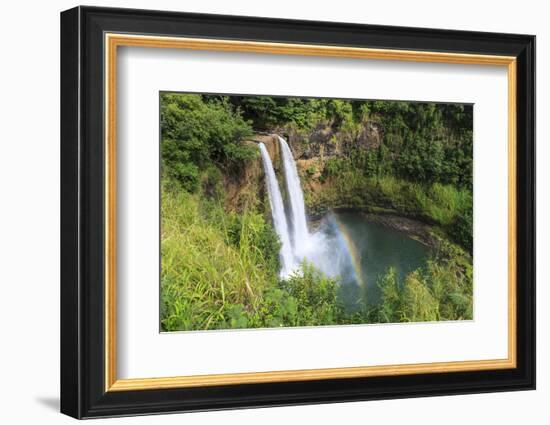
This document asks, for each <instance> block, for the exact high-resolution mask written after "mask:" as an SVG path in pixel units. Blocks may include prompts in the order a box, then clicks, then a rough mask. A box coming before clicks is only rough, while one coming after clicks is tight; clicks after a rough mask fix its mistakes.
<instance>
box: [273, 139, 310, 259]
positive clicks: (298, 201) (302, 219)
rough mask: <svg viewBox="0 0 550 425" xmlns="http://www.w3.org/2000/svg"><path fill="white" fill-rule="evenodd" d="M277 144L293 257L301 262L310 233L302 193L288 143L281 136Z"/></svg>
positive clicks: (307, 246)
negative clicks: (284, 183) (283, 172)
mask: <svg viewBox="0 0 550 425" xmlns="http://www.w3.org/2000/svg"><path fill="white" fill-rule="evenodd" d="M277 137H278V138H279V144H280V146H281V156H282V160H283V168H284V170H285V180H286V186H287V191H288V197H289V201H290V209H291V218H292V238H291V241H292V244H293V247H294V257H295V259H296V260H297V262H298V263H299V262H301V261H302V259H303V258H304V257H305V256H306V255H307V252H308V250H309V242H310V235H309V230H308V228H307V220H306V210H305V204H304V193H303V192H302V187H301V184H300V177H299V175H298V169H297V168H296V162H295V161H294V157H293V155H292V151H291V150H290V147H289V146H288V143H287V142H286V140H285V139H283V138H282V137H281V136H277Z"/></svg>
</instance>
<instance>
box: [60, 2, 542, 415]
mask: <svg viewBox="0 0 550 425" xmlns="http://www.w3.org/2000/svg"><path fill="white" fill-rule="evenodd" d="M534 70H535V37H534V36H530V35H518V34H495V33H479V32H464V31H450V30H434V29H419V28H402V27H387V26H369V25H355V24H342V23H329V22H313V21H293V20H280V19H265V18H251V17H238V16H219V15H200V14H186V13H175V12H160V11H144V10H129V9H108V8H94V7H77V8H74V9H71V10H68V11H65V12H63V13H62V14H61V104H62V107H61V116H62V122H61V164H62V165H61V166H62V169H61V195H62V205H61V212H62V217H61V222H62V226H61V249H62V252H61V258H62V276H61V411H62V412H63V413H65V414H68V415H71V416H73V417H76V418H91V417H103V416H120V415H135V414H147V413H162V412H176V411H181V412H184V411H197V410H214V409H229V408H242V407H257V406H274V405H293V404H307V403H325V402H338V401H353V400H369V399H383V398H398V397H415V396H430V395H431V396H433V395H448V394H463V393H476V392H488V391H511V390H525V389H534V388H535V217H534V215H535V181H534V178H535V170H534V166H535V151H534V147H535V134H534V129H535V127H534V123H535V106H534V105H535V96H534V93H535V75H534V74H535V71H534Z"/></svg>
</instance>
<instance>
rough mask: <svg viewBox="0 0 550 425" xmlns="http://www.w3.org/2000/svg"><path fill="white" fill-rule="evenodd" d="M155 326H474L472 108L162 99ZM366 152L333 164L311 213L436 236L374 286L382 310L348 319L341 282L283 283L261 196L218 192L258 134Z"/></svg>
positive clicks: (316, 277) (315, 275)
mask: <svg viewBox="0 0 550 425" xmlns="http://www.w3.org/2000/svg"><path fill="white" fill-rule="evenodd" d="M160 107H161V115H160V118H161V179H162V191H161V192H162V201H161V213H162V214H161V217H162V225H161V239H162V244H161V250H162V256H161V258H162V267H161V326H162V329H163V330H164V331H172V330H197V329H224V328H250V327H274V326H311V325H329V324H344V323H378V322H400V321H425V320H457V319H471V318H472V293H473V289H472V281H473V278H472V265H471V251H472V199H473V198H472V156H473V155H472V148H473V142H472V119H473V116H472V115H473V110H472V106H471V105H450V104H434V103H429V104H428V103H413V102H401V101H355V100H335V99H300V98H283V97H265V96H263V97H254V96H218V95H208V96H206V95H197V94H171V93H162V94H161V102H160ZM367 123H376V125H377V126H378V127H379V128H380V129H381V135H382V141H381V143H380V144H379V146H376V147H374V148H372V149H356V150H353V151H352V152H351V153H350V154H349V155H346V156H334V157H331V158H328V159H327V160H326V161H324V162H323V164H322V169H319V170H317V169H311V170H310V169H308V170H306V172H305V176H303V178H307V176H308V175H309V176H311V178H313V176H314V175H318V177H317V178H318V180H319V184H320V185H322V187H323V190H322V191H320V192H319V193H309V192H308V191H307V190H306V191H305V196H306V204H307V206H308V208H311V209H315V208H319V206H324V207H327V206H328V207H329V208H330V207H344V206H354V207H359V208H361V207H365V208H367V207H368V208H370V210H371V211H380V212H392V213H397V214H402V215H408V216H412V217H414V218H416V219H419V220H421V221H423V222H425V223H427V224H430V225H432V226H433V229H434V238H437V240H439V243H438V244H437V249H436V253H435V255H434V258H433V259H432V260H430V261H429V262H428V263H427V264H426V266H425V267H423V268H421V269H418V270H416V271H414V272H413V273H410V274H408V275H407V276H406V277H405V278H404V279H401V280H400V279H398V277H397V275H396V273H395V270H393V269H391V268H390V269H389V270H388V271H387V273H386V274H384V275H383V276H380V279H379V281H378V283H377V284H378V286H379V287H380V289H381V293H382V299H381V302H380V304H378V305H375V306H369V307H365V309H364V310H362V311H358V312H354V313H353V314H350V313H346V311H345V309H344V308H343V306H342V305H341V304H340V303H339V300H338V297H337V286H338V282H337V281H336V280H334V279H329V278H327V277H326V276H324V275H323V274H322V273H321V272H320V271H318V270H316V269H315V268H314V267H313V266H312V265H311V264H303V265H302V273H301V274H296V275H294V276H292V277H291V278H289V279H286V280H281V279H280V278H279V275H278V271H279V267H280V265H279V258H278V252H279V248H280V244H279V241H278V238H277V235H276V233H275V232H274V230H273V227H272V225H271V222H270V215H269V207H268V206H266V205H265V199H262V198H261V197H260V196H259V194H258V195H257V196H255V197H252V200H251V201H250V202H249V203H248V204H247V205H246V206H245V207H244V208H243V210H242V211H238V212H236V211H231V210H229V209H228V208H227V207H226V203H225V201H226V199H225V198H226V193H225V183H226V181H227V179H230V180H231V179H233V180H234V179H238V176H239V175H240V174H241V173H242V170H243V169H244V168H245V167H246V166H247V164H250V163H251V162H253V161H258V160H259V159H258V155H259V153H258V149H257V148H256V147H255V146H254V145H253V144H252V145H251V144H246V143H243V141H245V140H247V139H249V138H250V137H251V136H252V135H253V134H254V133H257V132H276V131H279V130H280V129H292V130H293V131H296V132H301V133H303V134H304V135H305V139H306V143H307V135H308V134H310V133H311V132H312V131H314V130H315V129H316V128H319V127H320V126H328V127H330V128H331V129H332V130H333V131H334V133H336V134H342V135H345V136H346V137H349V138H351V139H353V138H354V137H356V136H357V135H358V134H360V132H361V131H362V129H363V128H364V127H365V125H367Z"/></svg>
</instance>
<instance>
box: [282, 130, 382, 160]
mask: <svg viewBox="0 0 550 425" xmlns="http://www.w3.org/2000/svg"><path fill="white" fill-rule="evenodd" d="M276 133H278V134H280V135H281V136H283V137H284V138H285V139H286V140H287V141H288V143H289V145H290V147H291V148H292V152H293V153H294V157H295V159H297V160H298V159H314V158H318V159H320V160H321V161H323V160H325V159H326V158H330V157H334V156H347V155H348V154H349V153H350V152H351V150H352V149H353V148H361V149H366V150H368V149H374V148H377V147H378V146H380V143H381V142H382V136H383V134H382V133H383V130H382V127H381V126H380V125H379V124H378V123H376V122H372V121H367V122H366V123H365V124H364V125H363V126H362V127H360V128H359V129H357V130H356V131H342V130H339V131H335V130H334V129H333V128H332V127H331V126H329V125H322V124H320V125H318V126H317V127H316V128H315V129H314V130H313V131H311V132H306V133H304V132H298V131H296V130H295V129H293V128H279V129H277V131H276Z"/></svg>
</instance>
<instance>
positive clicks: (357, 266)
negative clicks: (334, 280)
mask: <svg viewBox="0 0 550 425" xmlns="http://www.w3.org/2000/svg"><path fill="white" fill-rule="evenodd" d="M332 217H333V219H334V224H335V225H336V227H337V228H338V231H339V232H340V235H341V236H342V240H343V241H344V245H345V246H346V249H347V251H348V254H349V257H350V259H351V264H352V266H353V271H354V273H355V279H356V280H357V283H358V284H359V285H361V286H364V285H365V282H364V281H363V273H362V269H361V254H360V252H359V251H358V250H357V247H356V246H355V242H353V239H352V237H351V235H350V233H349V230H348V229H347V228H346V226H344V225H343V224H342V223H341V222H340V220H338V217H337V216H336V214H332Z"/></svg>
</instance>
